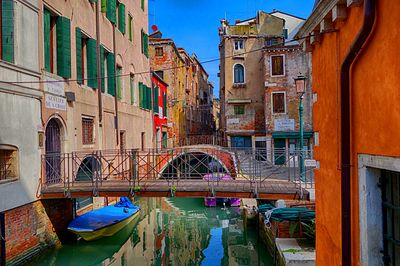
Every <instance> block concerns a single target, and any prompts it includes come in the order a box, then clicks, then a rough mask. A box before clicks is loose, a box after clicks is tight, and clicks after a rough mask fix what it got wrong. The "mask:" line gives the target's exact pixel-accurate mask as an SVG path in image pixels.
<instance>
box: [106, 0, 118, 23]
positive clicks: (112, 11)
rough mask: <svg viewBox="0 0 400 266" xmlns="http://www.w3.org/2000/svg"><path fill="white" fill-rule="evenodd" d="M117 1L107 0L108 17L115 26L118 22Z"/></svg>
mask: <svg viewBox="0 0 400 266" xmlns="http://www.w3.org/2000/svg"><path fill="white" fill-rule="evenodd" d="M116 10H117V1H116V0H107V13H106V17H107V18H108V20H109V21H111V23H112V24H115V23H116V21H117V14H116Z"/></svg>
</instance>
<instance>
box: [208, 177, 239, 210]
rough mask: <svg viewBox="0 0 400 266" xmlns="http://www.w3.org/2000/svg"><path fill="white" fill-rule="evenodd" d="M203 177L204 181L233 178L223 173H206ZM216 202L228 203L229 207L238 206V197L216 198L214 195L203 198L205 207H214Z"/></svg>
mask: <svg viewBox="0 0 400 266" xmlns="http://www.w3.org/2000/svg"><path fill="white" fill-rule="evenodd" d="M203 179H204V180H206V181H209V182H213V181H227V180H233V178H232V177H231V176H230V175H227V174H223V173H213V174H207V175H205V176H204V177H203ZM218 204H222V205H228V206H231V207H238V206H240V199H239V198H216V197H206V198H204V205H205V206H206V207H215V206H217V205H218Z"/></svg>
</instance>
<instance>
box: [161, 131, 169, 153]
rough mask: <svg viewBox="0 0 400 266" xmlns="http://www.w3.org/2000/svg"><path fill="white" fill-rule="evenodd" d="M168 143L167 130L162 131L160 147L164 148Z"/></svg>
mask: <svg viewBox="0 0 400 266" xmlns="http://www.w3.org/2000/svg"><path fill="white" fill-rule="evenodd" d="M167 145H168V135H167V132H163V133H162V148H163V149H165V148H167Z"/></svg>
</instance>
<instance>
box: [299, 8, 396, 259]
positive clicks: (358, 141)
mask: <svg viewBox="0 0 400 266" xmlns="http://www.w3.org/2000/svg"><path fill="white" fill-rule="evenodd" d="M399 14H400V6H399V5H398V3H394V2H393V1H388V0H382V1H370V0H364V1H347V2H344V3H343V2H341V1H334V0H320V1H316V3H315V8H314V11H313V12H312V14H311V15H310V17H309V19H308V20H307V21H306V22H305V24H304V25H303V27H302V28H301V29H300V31H299V33H298V36H299V37H307V36H310V35H312V37H308V38H305V39H304V41H303V45H304V48H305V49H306V50H308V51H311V52H312V63H313V71H312V80H313V85H312V89H313V94H314V97H313V98H314V99H315V100H316V101H315V103H314V105H313V126H314V130H315V149H314V157H315V159H316V160H318V161H319V165H320V167H319V169H318V170H316V171H315V186H316V190H315V193H316V195H315V196H316V202H317V204H316V256H317V258H316V259H317V261H316V263H317V265H398V264H399V263H400V245H399V240H400V237H399V236H400V227H399V224H400V221H399V217H400V213H399V208H398V206H399V205H400V202H399V199H400V191H399V184H400V148H399V147H400V146H399V143H398V142H399V141H398V139H397V135H398V132H399V131H400V123H399V121H400V110H399V108H398V107H397V99H399V97H400V91H399V89H398V88H399V83H400V76H399V74H398V73H399V70H400V63H399V60H398V53H399V51H398V45H397V43H398V38H399V37H400V31H399V29H398V28H397V27H388V25H394V24H395V23H397V22H399ZM371 66H376V67H371Z"/></svg>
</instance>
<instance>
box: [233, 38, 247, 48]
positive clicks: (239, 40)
mask: <svg viewBox="0 0 400 266" xmlns="http://www.w3.org/2000/svg"><path fill="white" fill-rule="evenodd" d="M236 42H237V43H238V44H239V43H240V42H241V43H242V48H238V49H236ZM238 47H239V45H238ZM244 48H245V45H244V39H234V40H233V50H234V51H242V50H244Z"/></svg>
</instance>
